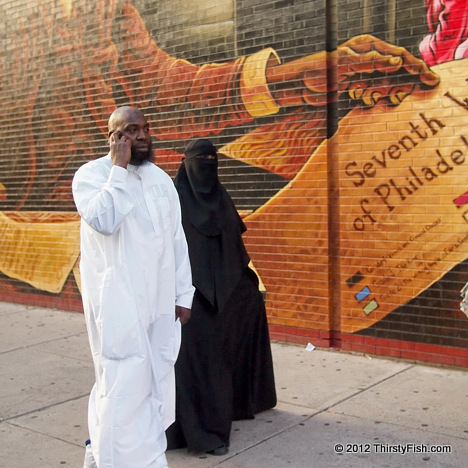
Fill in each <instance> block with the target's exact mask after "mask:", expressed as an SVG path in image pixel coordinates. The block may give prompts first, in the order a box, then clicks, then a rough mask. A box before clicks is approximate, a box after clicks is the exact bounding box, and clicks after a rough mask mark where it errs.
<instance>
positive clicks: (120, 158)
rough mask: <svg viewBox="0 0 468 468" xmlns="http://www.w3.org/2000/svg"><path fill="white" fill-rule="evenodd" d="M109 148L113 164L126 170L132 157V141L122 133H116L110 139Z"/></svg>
mask: <svg viewBox="0 0 468 468" xmlns="http://www.w3.org/2000/svg"><path fill="white" fill-rule="evenodd" d="M109 146H110V153H111V159H112V164H113V165H114V166H120V167H123V168H125V169H126V168H127V165H128V163H129V162H130V158H131V157H132V140H130V138H128V137H126V136H125V135H122V134H121V133H120V132H114V133H112V134H111V135H110V137H109Z"/></svg>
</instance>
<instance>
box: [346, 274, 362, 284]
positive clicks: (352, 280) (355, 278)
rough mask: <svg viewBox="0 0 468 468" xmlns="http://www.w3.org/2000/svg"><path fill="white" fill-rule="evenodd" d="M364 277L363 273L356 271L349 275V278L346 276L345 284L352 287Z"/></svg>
mask: <svg viewBox="0 0 468 468" xmlns="http://www.w3.org/2000/svg"><path fill="white" fill-rule="evenodd" d="M363 278H364V275H363V274H362V273H361V272H360V271H357V272H356V273H355V274H354V275H353V276H351V277H350V278H348V279H347V280H346V284H347V285H348V286H349V287H350V288H352V287H353V286H354V285H355V284H357V283H359V282H360V281H362V280H363Z"/></svg>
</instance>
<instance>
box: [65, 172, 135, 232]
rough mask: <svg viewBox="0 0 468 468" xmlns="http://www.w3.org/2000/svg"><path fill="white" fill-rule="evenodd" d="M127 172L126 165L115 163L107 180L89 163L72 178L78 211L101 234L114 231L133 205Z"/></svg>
mask: <svg viewBox="0 0 468 468" xmlns="http://www.w3.org/2000/svg"><path fill="white" fill-rule="evenodd" d="M127 174H128V172H127V170H126V169H124V168H123V167H120V166H112V167H111V170H110V173H109V175H108V178H107V179H106V176H104V175H103V174H101V173H100V172H99V169H98V168H96V166H94V165H88V164H86V165H84V166H82V167H81V168H80V169H78V171H77V172H76V174H75V177H74V178H73V183H72V190H73V198H74V200H75V204H76V208H77V210H78V213H79V214H80V216H81V217H82V218H83V219H84V221H86V223H87V224H88V225H89V226H91V227H92V228H93V229H94V230H95V231H97V232H99V233H100V234H104V235H111V234H113V233H114V232H115V231H116V230H117V229H118V228H119V226H120V225H121V223H122V221H123V220H124V219H125V217H126V216H127V215H128V214H129V213H130V211H131V210H132V208H133V202H132V198H131V196H130V192H129V191H128V187H127Z"/></svg>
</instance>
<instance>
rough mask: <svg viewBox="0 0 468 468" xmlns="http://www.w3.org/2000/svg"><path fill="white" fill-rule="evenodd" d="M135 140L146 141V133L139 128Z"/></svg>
mask: <svg viewBox="0 0 468 468" xmlns="http://www.w3.org/2000/svg"><path fill="white" fill-rule="evenodd" d="M136 137H137V139H138V140H146V132H145V130H144V129H143V128H140V129H139V130H138V133H137V136H136Z"/></svg>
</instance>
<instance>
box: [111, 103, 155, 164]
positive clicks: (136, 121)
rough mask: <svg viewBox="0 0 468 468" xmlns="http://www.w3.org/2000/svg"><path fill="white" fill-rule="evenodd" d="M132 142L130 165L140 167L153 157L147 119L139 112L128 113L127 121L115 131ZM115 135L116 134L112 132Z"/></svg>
mask: <svg viewBox="0 0 468 468" xmlns="http://www.w3.org/2000/svg"><path fill="white" fill-rule="evenodd" d="M115 132H116V133H118V134H119V138H120V137H121V136H122V135H124V136H125V137H126V138H128V139H129V140H130V141H131V142H132V147H131V153H132V155H131V159H130V164H133V165H135V166H140V165H141V164H143V163H144V162H145V161H148V160H149V159H150V158H151V155H152V145H151V135H150V131H149V125H148V122H147V120H146V118H145V117H144V116H143V115H142V114H141V113H139V112H128V113H127V114H126V115H125V121H123V122H122V123H121V125H118V128H117V129H116V130H115ZM112 133H114V132H112Z"/></svg>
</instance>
